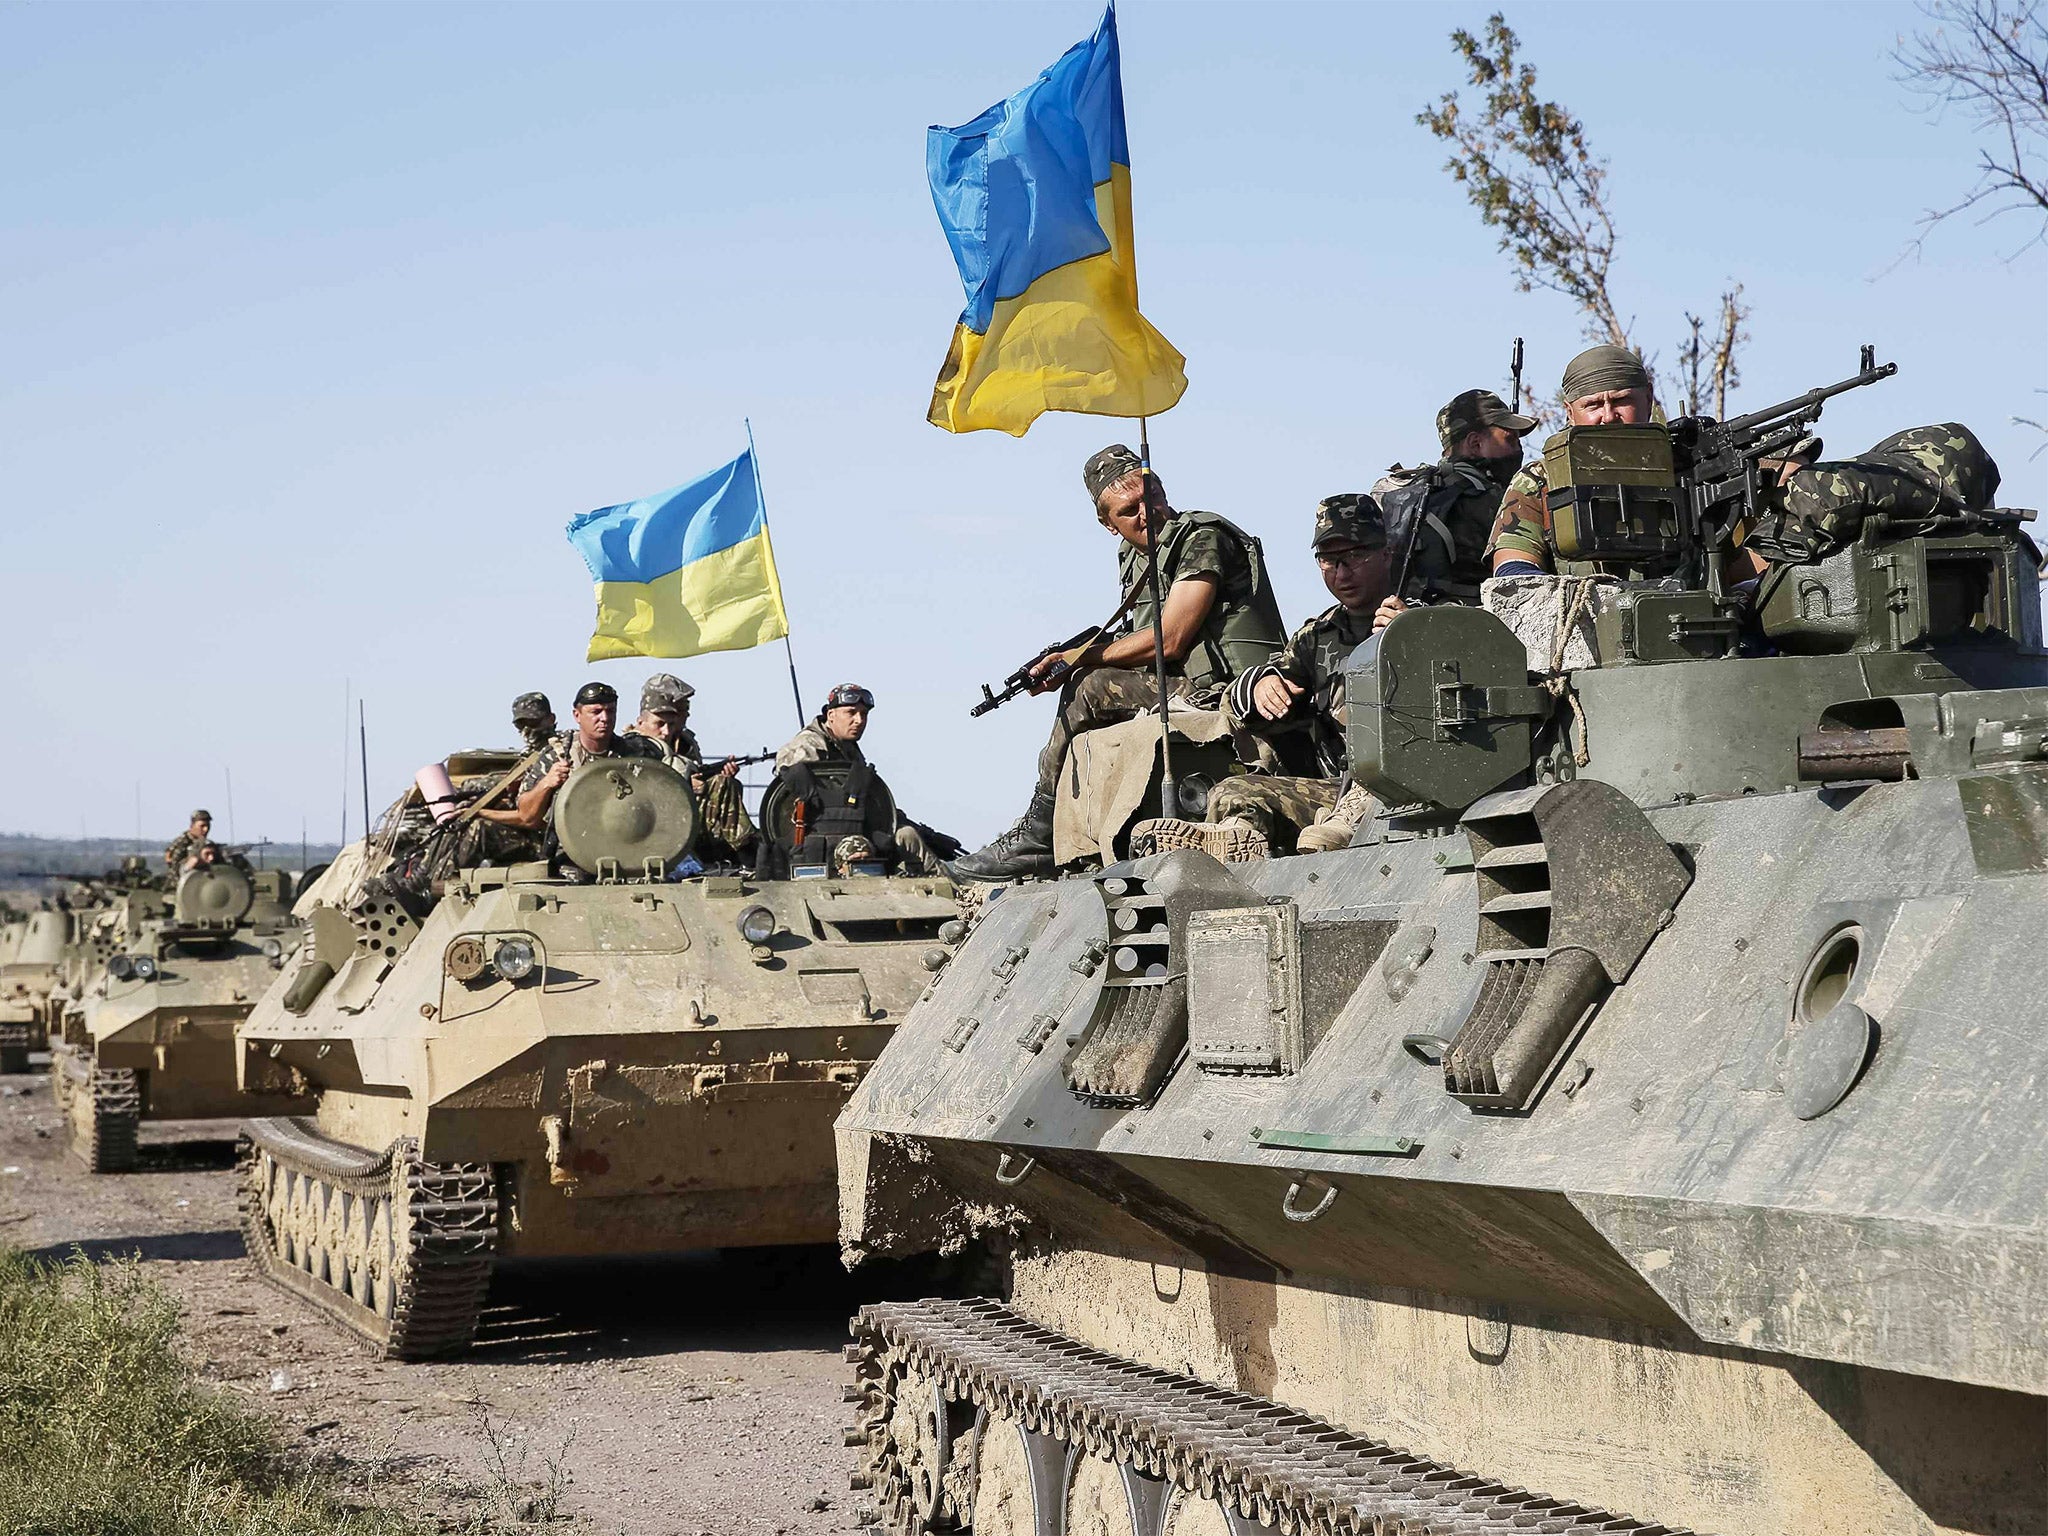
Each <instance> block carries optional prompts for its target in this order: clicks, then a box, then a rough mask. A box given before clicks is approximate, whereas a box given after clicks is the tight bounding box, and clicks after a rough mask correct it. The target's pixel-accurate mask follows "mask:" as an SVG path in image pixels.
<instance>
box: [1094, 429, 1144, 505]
mask: <svg viewBox="0 0 2048 1536" xmlns="http://www.w3.org/2000/svg"><path fill="white" fill-rule="evenodd" d="M1144 467H1145V466H1144V463H1143V461H1142V460H1140V459H1139V457H1138V456H1137V455H1136V454H1135V453H1133V452H1131V450H1130V449H1128V448H1126V447H1125V446H1124V445H1123V444H1122V443H1111V444H1110V445H1109V446H1108V447H1107V448H1100V449H1097V450H1096V451H1095V452H1094V453H1092V454H1090V455H1089V456H1088V462H1087V463H1086V464H1084V465H1082V466H1081V483H1082V484H1083V485H1085V486H1087V487H1088V500H1089V501H1090V502H1091V503H1096V504H1099V503H1100V502H1101V500H1102V493H1103V492H1104V491H1106V490H1108V489H1109V488H1110V487H1111V486H1112V485H1115V484H1116V483H1117V481H1119V480H1121V479H1123V477H1124V476H1125V475H1128V474H1129V473H1130V472H1131V471H1132V470H1134V469H1143V468H1144Z"/></svg>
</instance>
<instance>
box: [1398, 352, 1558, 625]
mask: <svg viewBox="0 0 2048 1536" xmlns="http://www.w3.org/2000/svg"><path fill="white" fill-rule="evenodd" d="M1535 430H1536V418H1535V417H1533V416H1520V415H1517V414H1516V413H1515V412H1513V411H1510V410H1509V409H1508V407H1507V402H1506V401H1505V400H1503V399H1501V397H1500V396H1499V395H1496V394H1494V393H1493V391H1491V390H1487V389H1468V390H1466V391H1465V392H1464V393H1463V394H1460V395H1458V396H1457V397H1456V398H1454V399H1453V400H1452V401H1451V403H1450V404H1448V405H1446V406H1445V407H1444V408H1443V409H1442V410H1440V411H1438V412H1437V413H1436V435H1437V441H1438V442H1439V443H1440V444H1441V445H1442V447H1443V453H1444V456H1443V459H1442V461H1441V462H1440V463H1437V464H1433V465H1428V466H1425V467H1423V468H1420V469H1410V470H1403V469H1401V468H1399V467H1398V466H1397V467H1396V468H1395V470H1394V471H1393V472H1392V473H1391V474H1389V475H1388V476H1387V477H1386V478H1385V479H1383V480H1381V481H1380V482H1379V484H1377V485H1375V486H1374V487H1373V488H1372V489H1373V495H1374V496H1375V497H1376V498H1378V500H1379V503H1380V508H1381V511H1382V514H1383V516H1384V517H1385V519H1386V521H1387V522H1388V523H1389V524H1391V525H1392V527H1393V528H1394V529H1402V528H1406V527H1409V526H1410V523H1409V521H1408V519H1409V517H1410V516H1411V515H1412V516H1416V517H1420V518H1421V520H1422V521H1421V527H1420V528H1419V529H1417V531H1416V535H1415V558H1414V560H1413V562H1412V563H1411V564H1410V566H1409V578H1408V584H1409V594H1417V593H1419V594H1420V595H1421V596H1422V597H1423V599H1424V600H1425V601H1430V602H1438V601H1450V602H1454V603H1477V602H1478V601H1479V583H1480V582H1482V581H1483V580H1485V579H1486V577H1487V576H1488V574H1490V573H1489V571H1488V569H1487V564H1486V544H1487V539H1488V537H1489V535H1491V533H1492V532H1493V524H1494V517H1495V514H1496V513H1497V512H1498V511H1499V509H1500V502H1501V496H1502V494H1503V493H1504V492H1505V491H1506V490H1507V488H1508V485H1509V483H1510V482H1511V481H1513V479H1514V478H1515V472H1516V471H1517V470H1518V469H1520V468H1521V465H1522V439H1523V438H1524V437H1526V436H1528V434H1529V433H1531V432H1533V431H1535ZM1404 606H1405V605H1404Z"/></svg>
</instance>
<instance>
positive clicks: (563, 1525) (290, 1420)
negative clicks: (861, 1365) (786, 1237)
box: [0, 1075, 864, 1536]
mask: <svg viewBox="0 0 2048 1536" xmlns="http://www.w3.org/2000/svg"><path fill="white" fill-rule="evenodd" d="M231 1135H232V1129H231V1127H228V1126H225V1125H222V1124H219V1123H210V1124H178V1123H166V1124H162V1125H147V1124H146V1125H145V1126H144V1127H143V1137H142V1140H143V1169H142V1171H141V1172H138V1173H133V1174H127V1175H119V1176H108V1177H100V1178H94V1177H93V1176H91V1175H89V1174H87V1173H86V1172H85V1171H84V1169H83V1167H82V1166H81V1165H79V1164H78V1163H77V1162H76V1161H75V1160H73V1159H72V1158H71V1157H70V1156H69V1155H68V1154H67V1152H66V1150H65V1140H64V1130H63V1127H62V1124H61V1117H60V1116H59V1114H58V1112H57V1109H56V1106H55V1105H54V1104H53V1103H52V1101H51V1098H50V1092H49V1088H48V1084H47V1082H46V1081H45V1080H44V1079H43V1078H42V1077H41V1076H39V1075H38V1076H29V1077H0V1170H4V1171H0V1241H4V1242H7V1243H10V1244H12V1245H14V1246H17V1247H20V1248H24V1249H28V1250H30V1251H31V1252H36V1253H42V1254H48V1255H62V1254H65V1253H68V1252H69V1251H70V1250H71V1248H72V1247H73V1245H77V1246H78V1247H81V1248H83V1249H84V1250H85V1251H86V1252H87V1253H89V1254H92V1255H95V1256H106V1255H111V1254H123V1253H139V1254H140V1255H141V1257H142V1260H143V1262H144V1264H145V1265H146V1266H147V1268H148V1270H149V1271H150V1273H151V1274H153V1275H154V1276H155V1277H156V1278H157V1279H159V1280H160V1281H162V1282H163V1284H164V1285H165V1286H167V1287H168V1288H169V1289H170V1291H171V1292H172V1294H174V1295H175V1296H177V1297H178V1298H179V1299H180V1301H181V1302H182V1303H183V1305H184V1307H185V1310H186V1323H187V1335H188V1338H189V1340H190V1344H191V1348H192V1350H193V1352H194V1355H195V1358H196V1359H197V1360H198V1362H199V1363H200V1368H201V1370H202V1371H203V1373H204V1374H205V1375H206V1376H207V1377H208V1378H210V1379H212V1380H214V1381H218V1382H221V1383H223V1384H224V1385H226V1386H227V1387H228V1388H230V1389H231V1390H233V1391H236V1392H240V1393H243V1394H245V1395H246V1396H247V1397H248V1399H249V1400H250V1401H251V1402H252V1403H254V1404H256V1405H257V1406H258V1407H260V1408H261V1409H262V1410H263V1411H265V1412H268V1413H270V1414H272V1415H274V1416H275V1417H276V1418H277V1419H278V1420H280V1421H281V1422H282V1424H283V1425H284V1426H285V1428H286V1431H287V1433H288V1434H292V1435H296V1436H299V1437H301V1438H303V1439H304V1440H305V1441H306V1442H307V1443H308V1444H309V1445H311V1446H312V1447H314V1448H315V1449H316V1450H318V1451H319V1452H320V1453H322V1454H323V1455H325V1456H330V1457H332V1458H333V1460H334V1461H335V1463H336V1465H337V1466H338V1467H339V1468H341V1469H343V1470H344V1471H346V1472H347V1473H348V1474H349V1475H351V1476H353V1477H359V1478H361V1479H363V1480H365V1481H367V1482H374V1483H376V1484H377V1485H378V1486H380V1487H381V1488H383V1489H384V1490H385V1491H386V1492H387V1493H388V1492H390V1491H391V1490H394V1489H395V1490H398V1491H399V1493H400V1495H401V1496H402V1497H405V1498H409V1499H416V1500H418V1501H419V1502H420V1503H421V1504H422V1505H423V1506H424V1507H425V1508H426V1509H428V1510H431V1511H433V1512H435V1513H438V1514H441V1515H443V1516H445V1517H448V1518H449V1519H450V1520H451V1521H459V1520H461V1519H464V1518H468V1517H472V1516H475V1515H478V1514H481V1513H485V1512H490V1513H494V1514H496V1515H497V1516H498V1518H500V1519H504V1520H507V1521H508V1522H510V1523H512V1524H513V1525H514V1527H515V1528H516V1527H517V1525H518V1524H519V1523H520V1521H519V1516H520V1515H521V1514H522V1513H523V1514H524V1516H525V1517H526V1518H527V1519H529V1520H535V1521H536V1522H538V1521H540V1520H541V1519H542V1517H545V1516H546V1515H548V1514H549V1512H550V1511H551V1510H555V1511H557V1520H556V1521H554V1522H548V1523H546V1524H539V1523H536V1525H535V1526H534V1528H535V1529H543V1528H545V1529H553V1530H557V1531H579V1532H580V1531H589V1532H602V1533H606V1536H610V1533H615V1532H616V1533H620V1536H699V1533H702V1532H708V1533H712V1536H777V1533H786V1536H799V1533H801V1536H811V1533H824V1532H828V1531H830V1532H838V1531H844V1530H847V1529H850V1528H851V1527H852V1525H853V1507H854V1500H855V1497H856V1496H855V1495H852V1494H849V1493H848V1492H847V1483H846V1474H847V1471H848V1470H849V1469H850V1466H851V1462H850V1460H849V1458H850V1456H851V1455H852V1453H851V1452H849V1451H847V1450H846V1449H844V1447H843V1446H842V1444H841V1439H840V1426H841V1425H842V1424H843V1423H844V1422H845V1416H846V1413H847V1409H846V1408H845V1407H844V1406H843V1404H842V1403H841V1401H840V1386H841V1384H842V1382H844V1381H845V1380H846V1379H847V1378H846V1374H845V1372H846V1367H845V1365H844V1364H843V1362H842V1360H841V1358H840V1347H841V1345H842V1344H843V1343H844V1341H845V1338H846V1318H847V1315H848V1314H849V1313H850V1312H851V1311H852V1310H853V1309H854V1308H855V1307H856V1306H857V1305H858V1304H859V1302H860V1301H861V1300H862V1299H864V1298H863V1297H862V1296H861V1295H860V1294H859V1291H858V1289H857V1288H856V1286H855V1285H854V1283H853V1281H852V1280H851V1278H850V1277H848V1276H846V1275H845V1274H844V1273H843V1272H841V1271H840V1269H839V1266H838V1263H837V1261H836V1259H835V1258H833V1256H832V1255H830V1254H829V1253H821V1254H815V1255H813V1254H805V1255H801V1256H798V1257H797V1258H796V1259H794V1260H789V1259H788V1258H787V1256H777V1257H776V1258H775V1259H771V1260H765V1261H764V1260H760V1259H733V1260H721V1259H720V1258H718V1257H716V1256H709V1255H707V1256H702V1257H697V1256H692V1257H686V1258H679V1259H675V1260H659V1261H648V1260H636V1261H627V1262H621V1263H606V1264H599V1263H581V1262H579V1263H574V1264H566V1263H562V1264H547V1265H538V1264H529V1265H525V1266H509V1267H507V1268H505V1269H504V1270H503V1271H502V1272H501V1273H500V1274H499V1276H498V1277H497V1279H496V1280H495V1281H494V1282H493V1285H492V1290H491V1300H490V1307H489V1310H488V1311H487V1313H486V1314H485V1319H484V1326H483V1330H482V1334H481V1337H480V1339H479V1342H478V1345H477V1347H476V1349H475V1350H474V1351H473V1352H472V1353H471V1354H469V1355H468V1356H466V1357H464V1358H462V1359H460V1360H458V1361H454V1362H450V1363H447V1364H434V1365H400V1364H394V1363H390V1362H385V1361H378V1360H374V1359H372V1358H371V1357H370V1355H369V1353H368V1351H367V1350H366V1349H365V1348H364V1347H363V1346H361V1345H360V1344H359V1343H358V1342H357V1341H356V1340H355V1339H354V1337H353V1336H352V1335H350V1334H348V1333H347V1332H345V1331H344V1330H342V1329H340V1328H338V1327H336V1326H335V1325H333V1324H330V1323H328V1322H326V1321H325V1320H324V1319H322V1318H321V1317H320V1316H319V1315H318V1314H316V1313H314V1312H313V1311H311V1310H310V1309H309V1308H307V1307H306V1306H304V1305H303V1304H301V1303H299V1302H298V1301H296V1300H295V1299H293V1298H291V1297H289V1296H286V1295H285V1294H284V1293H282V1292H280V1291H277V1290H275V1289H273V1288H272V1287H270V1286H268V1285H264V1284H262V1283H260V1282H258V1281H257V1280H256V1279H255V1278H254V1277H253V1276H252V1275H251V1274H250V1272H249V1269H248V1266H247V1264H246V1262H245V1261H244V1259H243V1256H242V1240H241V1237H240V1235H239V1233H238V1232H237V1230H236V1223H235V1207H234V1174H233V1159H234V1146H233V1142H232V1140H231V1139H230V1138H231ZM280 1373H282V1374H280Z"/></svg>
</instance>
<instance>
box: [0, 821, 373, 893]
mask: <svg viewBox="0 0 2048 1536" xmlns="http://www.w3.org/2000/svg"><path fill="white" fill-rule="evenodd" d="M182 831H184V828H183V827H179V828H177V829H176V830H175V831H172V832H169V833H166V834H165V835H164V836H162V837H159V838H150V837H144V838H143V839H142V840H141V842H140V843H139V844H138V843H137V841H136V839H135V838H134V837H132V836H129V837H91V836H87V837H46V836H44V835H42V834H40V833H35V832H0V883H4V884H10V885H12V884H20V883H22V882H23V881H30V880H34V879H37V878H38V877H42V876H57V877H65V876H77V875H97V874H103V873H105V872H106V871H107V870H110V869H113V868H115V867H117V866H118V865H119V864H120V862H121V861H122V860H123V859H125V858H127V857H128V856H129V855H130V854H132V853H138V852H139V853H140V854H141V855H142V856H143V857H144V858H146V859H148V860H149V862H150V866H151V867H152V868H155V867H156V866H157V865H158V864H160V863H161V862H162V860H163V852H164V848H165V846H166V845H167V844H168V843H169V842H170V841H171V839H172V838H173V837H176V836H177V835H178V833H179V832H182ZM214 841H215V842H218V843H220V844H221V845H222V846H224V847H234V848H244V849H246V850H247V851H248V857H249V862H250V863H251V864H254V865H256V866H257V867H259V868H268V869H276V868H280V867H281V868H284V869H292V870H297V869H309V868H311V867H312V866H313V865H315V864H325V863H327V862H328V861H329V860H330V859H332V858H333V857H334V856H335V854H337V853H339V852H340V851H341V848H340V845H339V844H337V843H332V842H314V841H312V840H311V839H310V838H309V839H308V840H307V841H306V842H305V844H304V845H303V849H304V853H303V859H304V862H301V844H300V842H299V840H298V839H297V838H296V837H294V838H292V839H290V840H289V841H286V840H284V839H274V840H268V841H266V840H265V839H264V838H261V837H256V838H253V839H252V838H244V839H242V840H241V841H239V842H230V841H229V840H228V839H227V838H225V837H219V836H217V837H215V839H214Z"/></svg>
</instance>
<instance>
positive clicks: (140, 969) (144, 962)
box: [135, 955, 156, 981]
mask: <svg viewBox="0 0 2048 1536" xmlns="http://www.w3.org/2000/svg"><path fill="white" fill-rule="evenodd" d="M135 979H136V980H137V981H155V980H156V961H155V960H153V959H151V958H150V957H149V956H148V955H137V956H136V957H135Z"/></svg>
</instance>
